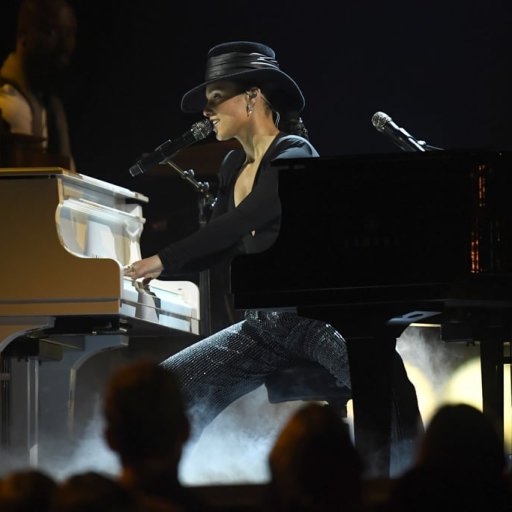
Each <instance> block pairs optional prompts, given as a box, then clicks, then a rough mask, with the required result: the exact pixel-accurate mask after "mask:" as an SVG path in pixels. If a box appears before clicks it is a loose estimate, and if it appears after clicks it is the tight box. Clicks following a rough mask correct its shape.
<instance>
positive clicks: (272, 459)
mask: <svg viewBox="0 0 512 512" xmlns="http://www.w3.org/2000/svg"><path fill="white" fill-rule="evenodd" d="M269 466H270V471H271V482H270V486H269V497H268V498H269V505H268V507H269V508H273V509H274V510H277V511H279V512H285V511H286V512H288V511H304V512H306V511H308V512H313V511H330V510H339V511H345V512H354V511H359V510H361V507H362V496H361V484H362V464H361V460H360V458H359V455H358V453H357V451H356V449H355V447H354V445H353V444H352V441H351V438H350V434H349V431H348V427H347V425H346V424H345V423H344V422H343V420H342V419H341V417H340V416H339V415H338V414H337V413H336V412H335V411H334V410H333V409H331V408H330V407H326V406H322V405H320V404H317V403H311V404H308V405H305V406H303V407H302V408H300V409H299V410H298V411H297V412H295V413H294V414H293V415H292V416H291V418H290V419H289V420H288V422H287V423H286V425H285V426H284V428H283V430H282V431H281V433H280V434H279V436H278V438H277V440H276V442H275V444H274V446H273V448H272V450H271V453H270V456H269Z"/></svg>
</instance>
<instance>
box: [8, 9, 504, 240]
mask: <svg viewBox="0 0 512 512" xmlns="http://www.w3.org/2000/svg"><path fill="white" fill-rule="evenodd" d="M71 3H72V4H73V6H74V7H75V10H76V13H77V18H78V38H77V39H78V40H77V49H76V53H75V55H74V59H73V64H72V67H71V69H70V70H69V71H70V72H69V79H68V80H67V81H65V82H63V83H62V87H61V92H62V96H63V99H64V101H65V104H66V107H67V110H68V113H69V119H70V126H71V136H72V143H73V149H74V155H75V159H76V161H77V168H78V170H79V172H81V173H83V174H88V175H91V176H94V177H99V178H103V179H105V180H107V181H110V182H113V183H116V184H120V185H124V186H127V187H129V188H131V189H134V190H139V191H141V192H143V193H146V194H148V195H149V196H150V200H151V201H152V203H153V205H156V204H160V203H162V202H165V201H166V197H167V202H169V198H171V200H172V197H173V190H171V189H172V188H173V187H174V185H172V184H170V183H169V179H166V178H165V176H164V175H163V174H160V175H157V174H155V175H152V176H149V177H148V176H146V175H144V176H142V177H138V178H131V176H129V174H128V168H129V166H130V165H131V164H132V163H134V161H135V160H136V159H137V158H138V157H139V156H140V155H141V154H142V153H144V152H148V151H151V150H152V149H154V148H155V147H156V146H157V145H159V144H160V143H161V142H163V141H164V140H166V139H168V138H175V137H177V136H179V135H181V134H182V133H183V132H184V131H185V130H187V129H188V128H189V127H190V126H191V124H192V123H193V122H195V121H196V120H198V119H199V118H200V115H190V114H183V113H181V111H180V107H179V104H180V99H181V96H182V94H183V93H184V92H185V91H186V90H188V89H189V88H191V87H193V86H195V85H196V84H198V83H199V82H200V81H201V80H202V77H203V72H204V64H205V60H206V53H207V51H208V49H209V48H210V47H211V46H213V45H215V44H218V43H220V42H224V41H228V40H241V39H246V40H256V41H261V42H264V43H267V44H268V45H270V46H272V47H273V48H274V49H275V50H276V53H277V58H278V61H279V62H280V65H281V68H282V69H283V70H284V71H286V72H287V73H289V74H290V75H291V76H292V77H293V78H295V79H296V81H297V82H298V83H299V84H300V86H301V87H302V89H303V92H304V95H305V97H306V103H307V104H306V109H305V111H304V113H303V118H304V121H305V122H306V125H307V127H308V129H309V133H310V137H311V140H312V142H313V143H314V145H315V146H316V147H317V149H318V150H319V152H320V153H321V154H324V155H325V154H331V155H333V154H340V155H341V154H354V153H355V154H357V153H379V152H395V151H400V150H399V149H398V148H396V146H394V144H393V143H392V142H391V140H390V139H388V138H387V137H386V136H385V135H383V134H380V133H379V132H377V131H376V130H375V129H374V127H373V126H372V124H371V116H372V114H373V113H374V112H376V111H379V110H381V111H384V112H386V113H387V114H389V115H390V116H391V117H392V118H393V120H394V121H395V122H396V123H397V124H398V125H399V126H402V127H404V128H405V129H406V130H407V131H409V132H410V133H412V134H413V135H414V136H416V137H417V138H418V139H421V140H425V141H426V142H427V143H429V144H431V145H433V146H440V147H442V148H446V149H451V148H456V149H461V148H462V149H464V148H475V147H479V148H497V149H506V148H510V147H511V138H512V130H511V128H510V122H511V121H510V120H511V119H512V100H511V97H510V90H511V86H512V80H511V78H512V77H511V72H510V56H511V53H512V30H511V27H512V23H511V22H512V16H511V12H510V11H511V8H510V7H509V4H510V0H503V1H500V0H480V1H476V2H470V1H468V0H430V1H428V2H427V1H424V2H419V1H404V0H398V1H388V2H382V1H379V2H377V1H373V2H372V1H370V2H362V1H360V0H345V1H338V2H336V1H332V0H329V1H327V0H318V1H316V2H311V3H309V4H308V3H305V2H298V1H296V0H293V1H291V0H273V1H272V2H270V1H268V0H258V1H254V0H251V1H249V0H233V1H231V0H230V1H220V2H211V1H208V2H205V1H202V0H195V1H189V2H170V1H164V0H144V1H136V0H134V1H120V0H71ZM18 4H19V2H18V1H14V0H3V1H2V11H1V30H0V38H1V39H0V49H1V52H0V53H1V54H2V55H1V56H0V57H1V58H3V57H4V56H5V55H6V54H7V53H8V51H10V50H11V48H12V47H13V44H14V33H15V31H14V27H15V17H16V11H17V7H18ZM204 143H212V144H213V145H215V144H216V143H215V141H214V138H213V136H210V137H209V138H208V139H207V140H206V141H204ZM201 144H202V143H200V145H201ZM211 164H212V162H211V161H209V160H208V159H205V160H204V169H202V168H201V167H202V166H203V164H202V163H199V164H198V166H197V167H198V168H196V171H197V172H198V173H199V175H201V172H202V171H203V170H206V169H210V168H211V167H212V165H211ZM174 195H176V194H174ZM178 195H179V196H181V188H180V192H179V193H178ZM160 210H161V208H160ZM148 212H149V216H150V217H151V215H152V214H151V209H149V210H148ZM159 216H160V217H162V215H161V214H156V213H155V219H156V218H157V217H159ZM157 220H158V219H157ZM146 233H147V230H146Z"/></svg>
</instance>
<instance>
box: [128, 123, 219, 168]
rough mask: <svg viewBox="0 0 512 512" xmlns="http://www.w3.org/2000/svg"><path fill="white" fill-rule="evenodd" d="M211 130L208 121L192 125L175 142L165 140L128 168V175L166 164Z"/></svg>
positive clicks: (210, 124)
mask: <svg viewBox="0 0 512 512" xmlns="http://www.w3.org/2000/svg"><path fill="white" fill-rule="evenodd" d="M212 130H213V126H212V123H211V122H210V120H209V119H203V120H201V121H198V122H197V123H194V124H193V125H192V126H191V127H190V128H189V129H188V130H187V131H186V132H185V133H184V134H183V135H182V136H181V137H179V138H177V139H175V140H170V139H169V140H166V141H165V142H164V143H163V144H160V146H158V147H157V148H156V149H155V150H154V151H153V152H152V153H149V154H147V155H145V156H143V157H142V158H141V159H140V160H138V161H137V162H136V163H135V164H134V165H132V166H131V167H130V174H131V175H132V176H137V175H138V174H142V173H144V172H146V171H147V170H148V169H150V168H151V167H153V166H154V165H156V164H162V163H165V162H167V160H169V159H170V158H171V157H172V156H174V155H175V154H176V153H177V152H178V151H180V150H181V149H183V148H186V147H187V146H190V145H191V144H193V143H194V142H197V141H198V140H202V139H204V138H206V137H207V136H208V135H210V133H211V132H212Z"/></svg>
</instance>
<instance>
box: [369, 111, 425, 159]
mask: <svg viewBox="0 0 512 512" xmlns="http://www.w3.org/2000/svg"><path fill="white" fill-rule="evenodd" d="M372 124H373V126H374V127H375V128H376V129H377V131H379V132H382V133H384V134H386V135H388V136H389V137H391V139H393V142H394V143H395V144H396V145H397V146H398V147H399V148H400V149H402V150H403V151H425V150H426V148H425V143H422V142H420V141H419V140H417V139H415V138H414V137H413V136H412V135H411V134H410V133H408V132H407V131H406V130H404V129H403V128H400V127H399V126H397V125H396V124H395V123H394V122H393V119H391V117H389V116H388V115H387V114H385V113H384V112H375V114H373V116H372Z"/></svg>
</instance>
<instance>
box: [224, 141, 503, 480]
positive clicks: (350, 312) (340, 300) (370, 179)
mask: <svg viewBox="0 0 512 512" xmlns="http://www.w3.org/2000/svg"><path fill="white" fill-rule="evenodd" d="M275 166H276V168H277V171H278V172H279V194H280V198H281V203H282V225H281V230H280V234H279V237H278V239H277V241H276V242H275V243H274V244H273V245H272V246H271V247H270V248H269V249H267V250H266V251H264V252H261V253H259V254H252V255H245V256H239V257H237V258H235V259H234V261H233V262H232V267H231V289H232V293H233V294H234V298H235V306H236V307H237V308H239V309H247V308H282V307H289V306H296V307H297V308H298V310H299V313H300V314H302V315H304V316H309V317H314V318H320V319H323V320H325V321H328V322H330V323H332V324H333V325H334V326H335V327H337V328H338V329H339V331H340V332H341V333H342V334H343V336H344V337H345V338H346V339H347V342H348V347H349V360H350V367H351V378H352V398H353V405H354V429H355V442H356V446H357V447H358V448H359V450H360V452H361V454H362V455H363V458H364V459H366V462H367V464H369V465H371V466H372V468H373V471H372V472H371V473H373V474H374V475H379V474H380V475H382V474H388V472H389V463H390V452H389V450H390V440H391V415H392V406H391V393H392V387H393V382H391V381H392V378H391V377H390V376H391V375H392V371H391V368H392V364H393V363H392V361H393V357H392V354H393V352H394V349H395V341H396V338H397V337H399V336H400V334H401V333H402V332H403V330H404V329H405V328H406V327H408V326H409V325H410V324H414V323H418V322H421V323H431V324H433V325H434V324H435V325H438V326H439V327H440V329H441V337H442V339H444V340H446V341H472V342H478V343H479V344H480V351H481V361H482V380H483V407H484V413H486V414H489V415H492V416H494V417H495V418H497V420H498V421H499V422H500V425H501V428H503V363H504V361H505V359H504V354H503V343H504V342H507V341H510V339H511V336H510V334H511V323H512V321H511V318H512V314H511V313H512V201H511V200H510V193H511V191H512V152H508V151H488V150H468V151H437V152H424V153H397V154H385V155H347V156H323V157H319V158H307V159H300V160H299V159H297V160H286V161H281V162H277V163H276V164H275ZM263 269H264V270H263ZM502 434H503V432H502Z"/></svg>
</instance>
